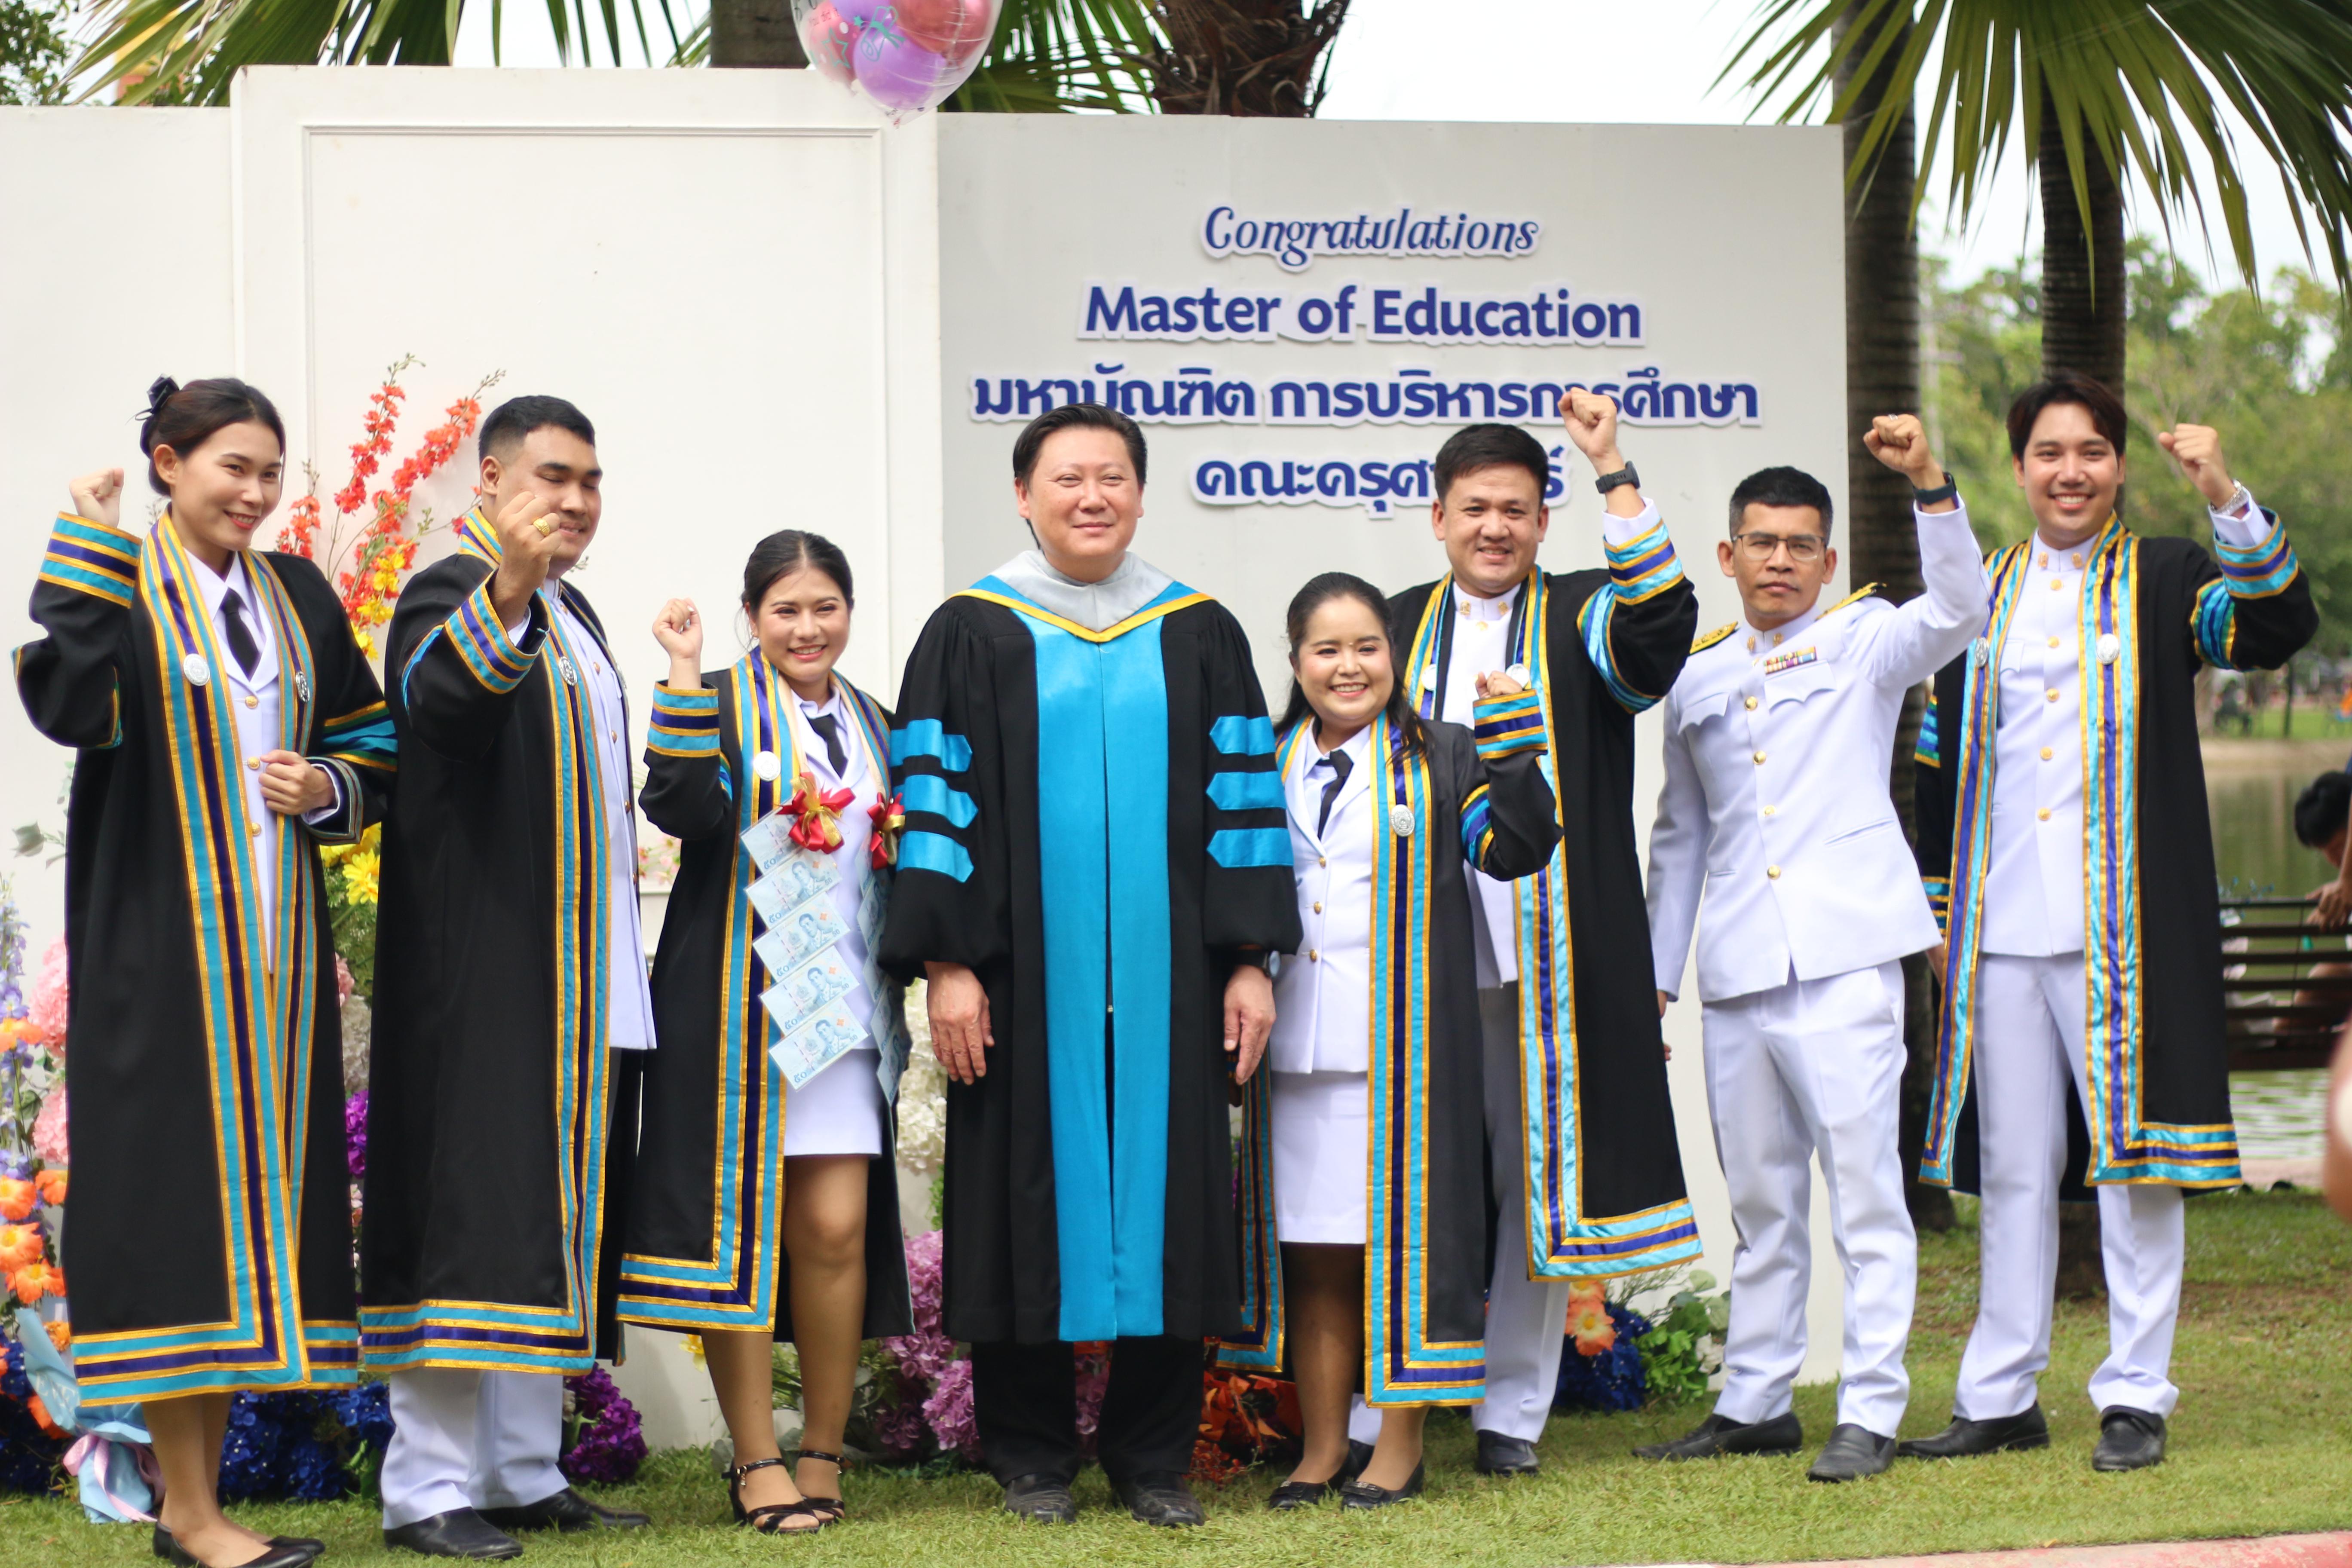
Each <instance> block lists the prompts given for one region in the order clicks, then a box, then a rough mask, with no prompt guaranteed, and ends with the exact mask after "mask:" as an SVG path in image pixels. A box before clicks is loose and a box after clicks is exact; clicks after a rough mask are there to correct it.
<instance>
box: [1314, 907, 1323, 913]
mask: <svg viewBox="0 0 2352 1568" xmlns="http://www.w3.org/2000/svg"><path fill="white" fill-rule="evenodd" d="M1315 912H1316V913H1317V914H1318V915H1319V914H1321V913H1322V912H1323V906H1322V905H1321V904H1318V905H1316V906H1315Z"/></svg>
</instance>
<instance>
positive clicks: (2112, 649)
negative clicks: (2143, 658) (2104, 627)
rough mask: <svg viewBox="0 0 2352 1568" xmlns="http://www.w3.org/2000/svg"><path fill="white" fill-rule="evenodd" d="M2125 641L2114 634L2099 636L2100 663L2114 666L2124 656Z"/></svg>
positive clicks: (2105, 633) (2106, 633) (2107, 633)
mask: <svg viewBox="0 0 2352 1568" xmlns="http://www.w3.org/2000/svg"><path fill="white" fill-rule="evenodd" d="M2123 651H2124V639H2123V638H2121V637H2117V636H2116V634H2115V633H2113V632H2101V633H2100V634H2099V662H2100V663H2101V664H2113V663H2115V662H2116V659H2118V658H2121V657H2122V656H2123Z"/></svg>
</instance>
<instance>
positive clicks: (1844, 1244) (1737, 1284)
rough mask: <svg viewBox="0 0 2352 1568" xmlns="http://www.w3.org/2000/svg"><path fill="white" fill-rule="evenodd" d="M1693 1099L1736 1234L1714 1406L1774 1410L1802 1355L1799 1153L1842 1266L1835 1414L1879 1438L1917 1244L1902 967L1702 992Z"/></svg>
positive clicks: (1899, 1383)
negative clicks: (1702, 1054)
mask: <svg viewBox="0 0 2352 1568" xmlns="http://www.w3.org/2000/svg"><path fill="white" fill-rule="evenodd" d="M1701 1016H1702V1020H1703V1028H1704V1033H1705V1038H1706V1103H1707V1111H1708V1114H1709V1116H1710V1117H1711V1119H1712V1120H1713V1121H1714V1124H1715V1152H1716V1158H1717V1161H1718V1162H1719V1163H1721V1164H1722V1166H1723V1179H1724V1184H1725V1185H1726V1186H1727V1187H1728V1188H1729V1189H1730V1194H1731V1218H1732V1224H1733V1226H1735V1227H1736V1228H1737V1230H1738V1246H1737V1247H1736V1248H1735V1249H1734V1250H1733V1253H1732V1259H1731V1322H1730V1326H1729V1328H1728V1330H1727V1331H1726V1333H1725V1336H1724V1350H1723V1368H1724V1380H1723V1393H1722V1394H1721V1395H1720V1396H1719V1397H1718V1398H1717V1400H1716V1405H1715V1409H1716V1414H1717V1415H1722V1416H1724V1417H1726V1418H1727V1419H1728V1420H1732V1421H1743V1422H1756V1421H1769V1420H1770V1419H1771V1418H1773V1417H1774V1416H1777V1415H1781V1414H1782V1413H1784V1412H1785V1411H1787V1410H1788V1408H1789V1405H1790V1387H1791V1385H1793V1384H1794V1383H1795V1382H1796V1378H1797V1373H1798V1370H1799V1369H1800V1368H1801V1367H1802V1366H1803V1365H1804V1361H1805V1297H1806V1293H1807V1291H1808V1289H1810V1288H1811V1275H1812V1237H1811V1204H1812V1166H1811V1162H1812V1160H1813V1158H1814V1156H1816V1155H1818V1156H1819V1157H1820V1160H1821V1165H1822V1179H1823V1180H1824V1181H1825V1182H1826V1183H1827V1184H1828V1187H1829V1207H1830V1226H1831V1229H1832V1235H1833V1236H1834V1237H1835V1239H1836V1242H1837V1254H1838V1262H1839V1265H1840V1266H1841V1267H1842V1268H1843V1270H1844V1273H1845V1313H1844V1316H1845V1343H1844V1353H1843V1363H1841V1366H1840V1377H1839V1386H1838V1420H1839V1421H1840V1422H1841V1423H1843V1422H1853V1424H1855V1425H1856V1426H1862V1427H1864V1428H1865V1429H1866V1430H1868V1431H1871V1432H1874V1433H1875V1434H1877V1435H1878V1436H1882V1437H1892V1436H1895V1430H1896V1428H1897V1427H1899V1426H1901V1425H1902V1422H1903V1407H1904V1405H1906V1404H1907V1403H1908V1402H1909V1400H1910V1397H1911V1378H1910V1374H1909V1373H1906V1371H1905V1370H1904V1366H1903V1350H1904V1346H1905V1344H1906V1342H1907V1341H1908V1340H1909V1339H1910V1336H1911V1308H1912V1301H1913V1298H1914V1297H1915V1296H1916V1292H1917V1287H1918V1245H1917V1242H1916V1238H1915V1237H1914V1236H1913V1233H1912V1229H1911V1213H1910V1210H1909V1208H1908V1206H1907V1205H1906V1204H1905V1203H1904V1201H1903V1160H1902V1155H1901V1152H1899V1149H1898V1147H1897V1144H1898V1139H1897V1132H1898V1117H1899V1114H1900V1110H1901V1105H1902V1097H1901V1089H1902V1083H1903V1058H1904V1050H1903V965H1902V964H1901V963H1882V964H1879V965H1877V966H1875V967H1874V968H1870V969H1856V970H1850V971H1848V972H1847V973H1843V974H1833V975H1830V976H1828V977H1827V978H1825V979H1821V980H1796V979H1791V980H1790V981H1788V982H1787V983H1786V984H1780V985H1777V986H1775V987H1773V988H1772V989H1771V990H1769V991H1759V992H1754V993H1751V994H1748V995H1746V996H1735V997H1732V998H1729V999H1728V1000H1726V1001H1722V1002H1710V1003H1708V1004H1706V1007H1705V1009H1704V1011H1703V1013H1702V1015H1701Z"/></svg>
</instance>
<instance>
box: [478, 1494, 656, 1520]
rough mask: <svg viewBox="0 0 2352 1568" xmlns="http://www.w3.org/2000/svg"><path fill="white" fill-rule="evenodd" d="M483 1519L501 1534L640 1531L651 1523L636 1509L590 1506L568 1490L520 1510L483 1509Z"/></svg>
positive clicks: (589, 1503)
mask: <svg viewBox="0 0 2352 1568" xmlns="http://www.w3.org/2000/svg"><path fill="white" fill-rule="evenodd" d="M482 1517H483V1518H484V1519H486V1520H488V1521H490V1522H491V1523H492V1524H495V1525H497V1526H498V1527H499V1529H500V1530H562V1531H574V1530H643V1529H644V1528H645V1527H646V1526H647V1525H649V1524H651V1523H652V1522H653V1518H652V1516H651V1515H649V1514H642V1513H639V1512H637V1511H636V1510H635V1509H625V1508H606V1507H604V1505H602V1504H601V1503H593V1502H590V1501H589V1500H587V1499H586V1498H584V1497H582V1496H581V1495H580V1494H579V1493H578V1492H576V1491H573V1490H572V1489H571V1488H570V1487H566V1488H564V1489H562V1491H560V1492H556V1493H553V1494H551V1495H550V1496H548V1497H543V1498H541V1499H540V1500H538V1501H537V1502H527V1503H525V1504H523V1505H522V1506H521V1507H520V1508H486V1509H484V1510H482Z"/></svg>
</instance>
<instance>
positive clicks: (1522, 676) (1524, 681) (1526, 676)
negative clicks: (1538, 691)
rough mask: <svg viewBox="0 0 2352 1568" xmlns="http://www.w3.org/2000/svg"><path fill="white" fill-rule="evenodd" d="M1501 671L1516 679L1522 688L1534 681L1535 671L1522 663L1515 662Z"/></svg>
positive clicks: (1531, 684) (1532, 683)
mask: <svg viewBox="0 0 2352 1568" xmlns="http://www.w3.org/2000/svg"><path fill="white" fill-rule="evenodd" d="M1503 673H1504V674H1505V675H1507V676H1509V677H1510V678H1511V679H1513V680H1516V681H1517V682H1518V683H1519V687H1520V689H1522V690H1524V689H1527V688H1528V687H1530V686H1533V685H1534V684H1535V683H1536V674H1535V671H1534V670H1532V669H1529V668H1528V667H1527V666H1526V665H1524V664H1515V665H1513V666H1511V668H1508V669H1507V670H1505V671H1503Z"/></svg>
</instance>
